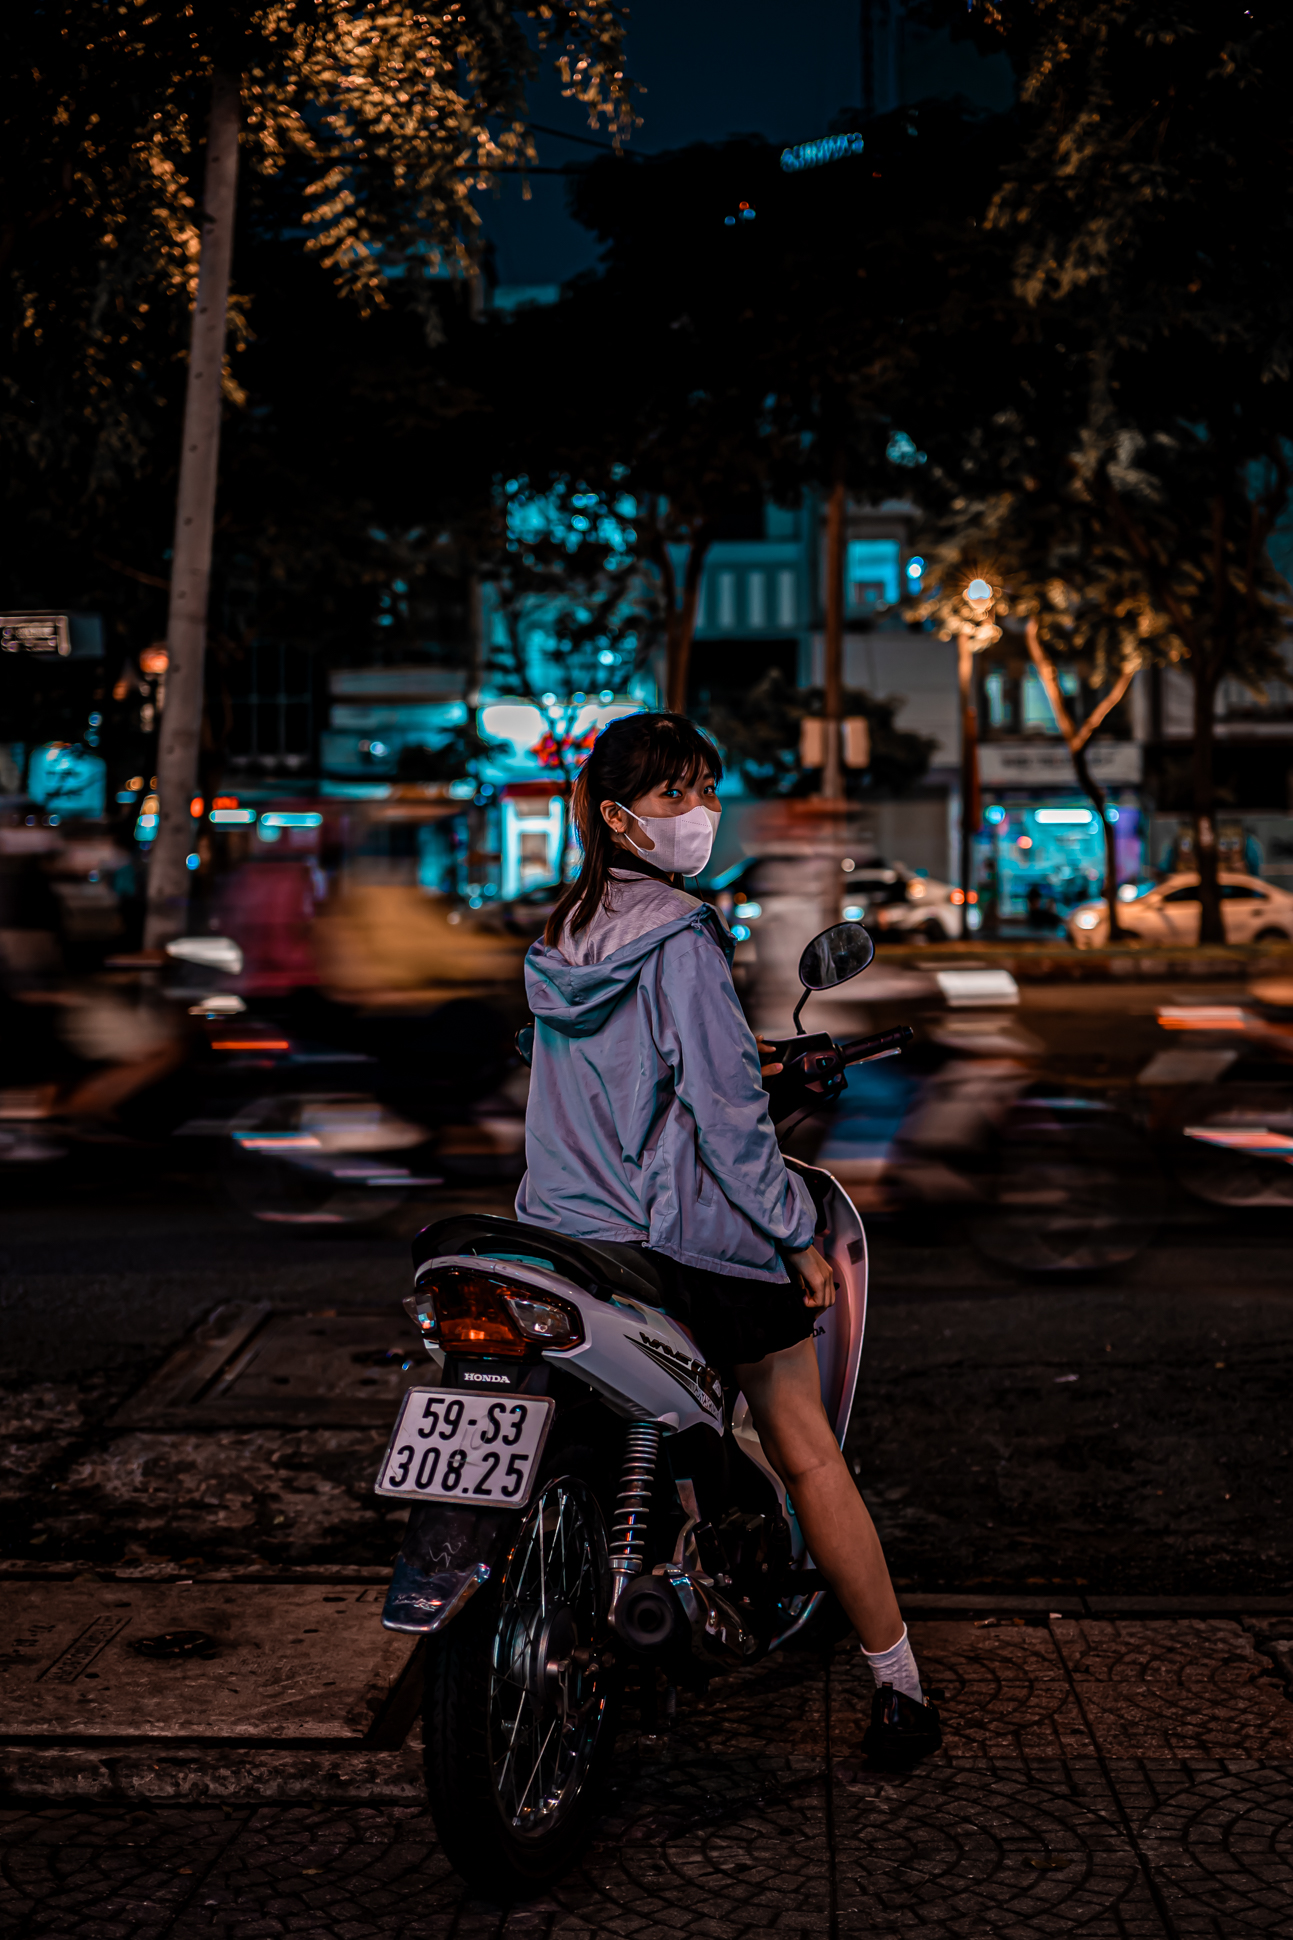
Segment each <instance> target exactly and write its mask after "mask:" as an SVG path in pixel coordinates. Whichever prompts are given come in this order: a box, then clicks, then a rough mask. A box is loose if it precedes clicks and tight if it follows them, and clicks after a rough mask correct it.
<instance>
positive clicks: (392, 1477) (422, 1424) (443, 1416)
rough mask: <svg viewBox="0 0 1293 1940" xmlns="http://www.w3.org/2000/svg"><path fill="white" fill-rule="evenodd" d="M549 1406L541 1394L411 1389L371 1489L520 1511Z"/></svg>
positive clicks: (406, 1498) (415, 1499) (546, 1424)
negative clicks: (500, 1393) (494, 1394)
mask: <svg viewBox="0 0 1293 1940" xmlns="http://www.w3.org/2000/svg"><path fill="white" fill-rule="evenodd" d="M555 1407H556V1403H555V1401H553V1400H551V1399H550V1397H548V1396H546V1395H544V1396H540V1395H534V1396H531V1395H517V1394H509V1395H507V1396H506V1397H504V1396H502V1395H496V1396H493V1397H491V1396H490V1395H489V1394H476V1393H471V1392H460V1391H457V1390H455V1389H453V1388H410V1389H409V1391H408V1393H407V1394H406V1395H405V1397H404V1406H403V1407H402V1408H401V1409H400V1412H399V1419H398V1420H397V1421H396V1423H395V1429H394V1432H393V1433H392V1435H391V1439H390V1443H389V1446H388V1447H387V1450H386V1459H385V1460H384V1461H383V1463H382V1467H381V1473H380V1475H379V1476H378V1478H377V1481H376V1483H375V1484H374V1491H373V1492H374V1494H376V1495H393V1496H398V1497H399V1499H400V1501H401V1502H410V1501H412V1502H461V1503H463V1504H464V1505H472V1504H474V1505H475V1506H477V1507H479V1508H483V1507H485V1506H486V1504H489V1505H491V1506H493V1507H495V1508H501V1509H520V1508H522V1507H523V1506H524V1505H525V1503H526V1502H528V1501H529V1499H530V1491H531V1489H532V1488H533V1487H534V1477H535V1473H536V1471H537V1470H538V1466H539V1457H540V1455H541V1454H542V1453H543V1444H544V1442H545V1440H546V1439H547V1434H548V1427H549V1424H550V1423H551V1420H552V1411H553V1409H554V1408H555Z"/></svg>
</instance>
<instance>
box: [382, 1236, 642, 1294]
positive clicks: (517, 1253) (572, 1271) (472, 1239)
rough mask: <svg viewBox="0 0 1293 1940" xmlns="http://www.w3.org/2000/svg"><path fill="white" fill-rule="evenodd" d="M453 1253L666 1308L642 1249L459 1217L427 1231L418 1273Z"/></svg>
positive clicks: (417, 1254)
mask: <svg viewBox="0 0 1293 1940" xmlns="http://www.w3.org/2000/svg"><path fill="white" fill-rule="evenodd" d="M450 1253H455V1254H463V1253H466V1254H472V1253H475V1254H479V1255H480V1256H481V1257H483V1258H489V1259H495V1260H497V1259H509V1258H510V1259H521V1260H533V1261H537V1262H538V1263H540V1264H542V1265H544V1266H547V1267H550V1268H551V1269H552V1270H553V1271H554V1272H557V1273H565V1274H568V1275H569V1276H570V1277H571V1278H572V1279H573V1280H574V1281H575V1282H576V1284H577V1285H579V1286H582V1287H583V1288H584V1290H585V1291H586V1292H588V1293H595V1294H599V1295H600V1296H601V1297H602V1298H603V1299H609V1298H610V1296H611V1295H612V1294H616V1293H622V1294H628V1295H629V1296H630V1297H631V1298H633V1299H635V1300H643V1301H645V1302H646V1304H647V1305H648V1306H651V1307H662V1306H664V1305H665V1300H666V1295H665V1288H664V1285H663V1283H662V1282H661V1279H660V1276H659V1274H658V1273H657V1271H656V1269H655V1267H654V1266H653V1265H652V1263H651V1261H650V1260H649V1259H647V1257H646V1255H645V1254H644V1253H643V1251H642V1249H641V1247H638V1246H634V1245H632V1244H630V1243H626V1242H624V1241H620V1240H604V1239H575V1238H573V1237H572V1236H571V1235H570V1234H569V1233H554V1232H550V1231H549V1229H548V1228H547V1227H546V1226H523V1225H521V1224H520V1222H519V1221H518V1220H515V1219H504V1218H501V1217H500V1216H498V1215H497V1214H494V1213H459V1214H457V1215H455V1216H454V1217H453V1218H451V1219H440V1220H437V1221H436V1223H435V1225H434V1226H424V1227H423V1229H422V1231H421V1232H420V1233H419V1234H418V1235H417V1237H416V1239H415V1240H414V1241H413V1265H414V1268H415V1269H416V1268H417V1267H420V1266H422V1265H424V1264H425V1262H426V1261H427V1260H434V1259H437V1258H441V1257H443V1256H444V1255H446V1254H450Z"/></svg>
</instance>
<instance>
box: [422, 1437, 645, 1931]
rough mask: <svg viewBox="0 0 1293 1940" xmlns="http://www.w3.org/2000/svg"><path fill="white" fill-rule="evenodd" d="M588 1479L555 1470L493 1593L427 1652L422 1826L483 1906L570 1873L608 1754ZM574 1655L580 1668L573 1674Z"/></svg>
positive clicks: (608, 1668) (599, 1525) (601, 1561)
mask: <svg viewBox="0 0 1293 1940" xmlns="http://www.w3.org/2000/svg"><path fill="white" fill-rule="evenodd" d="M588 1468H589V1464H588V1463H586V1462H582V1461H579V1460H577V1459H573V1460H572V1459H571V1458H570V1457H569V1456H565V1457H561V1458H559V1459H558V1461H557V1462H556V1464H555V1465H554V1470H553V1472H552V1473H551V1474H549V1475H548V1476H547V1477H546V1478H545V1479H544V1480H543V1481H541V1482H540V1484H539V1486H538V1488H537V1489H536V1491H535V1494H534V1498H533V1500H532V1501H531V1503H530V1505H529V1507H528V1509H527V1512H526V1515H525V1518H524V1521H523V1522H522V1524H521V1528H520V1531H519V1533H518V1535H517V1539H516V1542H515V1543H514V1545H513V1547H512V1549H511V1552H510V1553H509V1555H508V1556H507V1558H506V1560H505V1561H504V1562H502V1563H500V1565H499V1568H498V1569H497V1571H496V1572H495V1577H494V1580H493V1581H492V1582H490V1583H489V1584H488V1585H487V1586H486V1587H485V1588H484V1589H482V1590H481V1591H480V1592H479V1593H478V1594H477V1595H476V1596H475V1597H474V1598H473V1599H472V1601H471V1603H469V1604H468V1606H467V1608H466V1609H465V1610H464V1611H463V1613H462V1615H461V1616H460V1617H458V1618H457V1619H456V1621H455V1622H454V1623H453V1624H451V1626H450V1627H449V1629H448V1630H447V1631H446V1632H445V1634H444V1636H443V1637H438V1638H433V1639H432V1641H431V1645H430V1649H429V1651H428V1659H427V1675H426V1697H425V1707H424V1713H423V1746H424V1749H423V1758H424V1762H425V1769H426V1782H427V1794H428V1797H429V1799H430V1804H431V1813H432V1816H433V1818H434V1820H435V1825H436V1831H437V1832H438V1834H439V1835H440V1841H441V1844H442V1845H443V1847H444V1850H445V1854H446V1856H447V1858H448V1860H449V1862H450V1864H451V1865H452V1866H453V1867H454V1868H455V1870H456V1871H457V1872H459V1873H461V1875H462V1877H463V1878H464V1879H465V1880H466V1881H467V1882H468V1883H469V1885H471V1886H473V1887H474V1888H475V1889H476V1890H477V1891H478V1892H480V1893H482V1894H484V1895H486V1896H487V1897H488V1898H489V1899H492V1900H496V1901H497V1900H502V1901H509V1900H514V1899H524V1898H525V1897H527V1896H528V1895H530V1894H532V1893H536V1892H539V1891H541V1890H542V1889H543V1888H544V1887H545V1886H546V1885H548V1884H550V1883H551V1882H552V1881H553V1880H555V1879H557V1878H559V1877H560V1876H561V1875H562V1874H563V1873H564V1872H565V1871H566V1870H567V1869H568V1868H569V1867H570V1866H571V1865H572V1864H573V1862H574V1860H575V1859H576V1858H577V1857H578V1854H579V1852H580V1850H581V1848H582V1847H583V1845H584V1844H585V1842H586V1840H587V1839H588V1837H589V1834H590V1833H591V1831H592V1828H593V1824H594V1821H595V1819H596V1816H597V1813H598V1811H599V1809H600V1805H601V1798H600V1794H601V1790H602V1786H601V1776H602V1773H603V1772H604V1770H605V1767H606V1764H607V1761H608V1760H609V1758H610V1756H611V1753H612V1751H613V1749H614V1741H615V1725H616V1719H617V1714H618V1709H619V1674H618V1672H617V1670H616V1668H615V1667H614V1665H613V1663H612V1662H611V1656H610V1650H609V1645H608V1628H607V1614H608V1612H607V1586H608V1576H607V1569H606V1524H605V1519H604V1517H603V1515H602V1511H601V1509H600V1507H599V1505H598V1502H597V1498H596V1496H595V1495H594V1493H593V1489H592V1487H591V1486H590V1483H589V1480H588V1475H587V1471H588ZM545 1537H546V1538H547V1543H546V1547H545V1544H544V1541H543V1540H542V1539H543V1538H545ZM559 1538H560V1541H559ZM540 1570H542V1571H543V1574H544V1591H545V1594H544V1599H543V1604H544V1609H543V1611H541V1610H540V1606H539V1603H538V1600H537V1596H536V1592H537V1590H538V1584H539V1576H538V1572H539V1571H540ZM563 1613H564V1614H563ZM582 1652H588V1653H589V1654H590V1659H591V1661H589V1662H586V1663H584V1664H579V1663H575V1662H572V1653H582ZM603 1660H604V1661H603ZM558 1663H560V1664H561V1665H562V1666H563V1668H561V1669H560V1670H555V1671H554V1670H551V1669H546V1668H545V1667H546V1666H549V1665H552V1666H555V1665H556V1664H558ZM572 1711H573V1714H574V1715H573V1723H572V1722H571V1713H572ZM563 1715H564V1717H565V1718H566V1723H564V1724H563V1723H562V1718H563ZM554 1734H555V1741H554ZM518 1744H520V1745H524V1746H525V1747H526V1749H525V1752H524V1754H523V1756H522V1758H520V1759H516V1758H515V1752H516V1749H517V1746H518ZM536 1747H537V1754H536ZM526 1765H529V1766H530V1767H531V1770H530V1773H529V1776H528V1778H526V1779H525V1781H524V1783H522V1780H521V1777H520V1773H521V1772H522V1771H523V1769H524V1767H525V1766H526ZM545 1783H546V1785H547V1791H546V1793H545V1792H544V1790H543V1787H544V1785H545Z"/></svg>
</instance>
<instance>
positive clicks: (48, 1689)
mask: <svg viewBox="0 0 1293 1940" xmlns="http://www.w3.org/2000/svg"><path fill="white" fill-rule="evenodd" d="M384 1596H385V1586H384V1585H381V1584H366V1585H361V1584H337V1585H336V1586H328V1585H320V1584H317V1583H314V1584H307V1583H210V1584H204V1583H202V1582H196V1583H192V1584H187V1585H186V1584H179V1583H122V1582H116V1583H85V1584H83V1583H59V1584H57V1585H52V1584H49V1583H30V1582H27V1583H23V1582H19V1583H0V1629H2V1630H3V1635H4V1639H5V1642H4V1646H3V1650H2V1651H0V1669H2V1670H3V1679H4V1686H3V1687H4V1721H3V1725H2V1726H0V1742H8V1743H10V1744H13V1743H20V1744H21V1743H26V1744H40V1743H48V1742H51V1741H55V1742H61V1743H64V1744H66V1743H68V1742H74V1743H87V1742H94V1741H96V1740H104V1739H112V1740H113V1741H115V1742H118V1743H127V1742H131V1741H139V1740H150V1741H151V1740H157V1739H175V1740H182V1741H184V1742H186V1743H211V1742H220V1743H230V1742H237V1743H249V1744H256V1743H261V1744H267V1745H274V1746H289V1745H292V1744H312V1743H318V1741H319V1740H321V1739H326V1740H329V1741H331V1742H333V1743H337V1744H341V1745H347V1744H349V1745H354V1746H359V1745H369V1746H372V1745H380V1744H386V1745H390V1744H391V1743H395V1744H398V1743H400V1742H401V1741H402V1739H403V1737H404V1735H405V1733H406V1731H407V1729H408V1725H409V1723H410V1722H411V1719H412V1716H413V1711H414V1707H415V1705H416V1702H417V1696H418V1693H417V1692H416V1691H415V1690H414V1689H413V1683H415V1682H416V1673H417V1666H416V1663H415V1662H414V1661H413V1659H414V1653H415V1651H416V1647H417V1640H416V1639H411V1638H409V1637H401V1636H397V1635H396V1634H394V1633H393V1632H391V1631H389V1630H383V1629H382V1625H381V1612H382V1602H383V1598H384ZM190 1641H191V1642H192V1648H190V1647H189V1643H190ZM159 1658H166V1659H167V1660H168V1661H165V1662H159V1661H158V1659H159Z"/></svg>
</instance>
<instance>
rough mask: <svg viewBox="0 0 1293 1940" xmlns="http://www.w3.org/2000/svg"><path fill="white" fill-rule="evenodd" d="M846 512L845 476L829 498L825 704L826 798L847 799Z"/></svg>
mask: <svg viewBox="0 0 1293 1940" xmlns="http://www.w3.org/2000/svg"><path fill="white" fill-rule="evenodd" d="M844 512H845V493H844V481H843V479H837V480H836V481H835V483H834V485H832V487H831V495H830V498H829V499H828V500H827V502H826V669H825V680H824V683H823V684H824V687H825V693H824V696H823V705H822V715H823V720H822V738H823V740H824V742H825V747H824V748H823V751H822V752H823V757H824V759H823V764H822V800H823V801H826V802H842V801H843V800H844V774H843V769H842V767H841V764H840V721H841V719H842V717H843V714H844Z"/></svg>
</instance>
